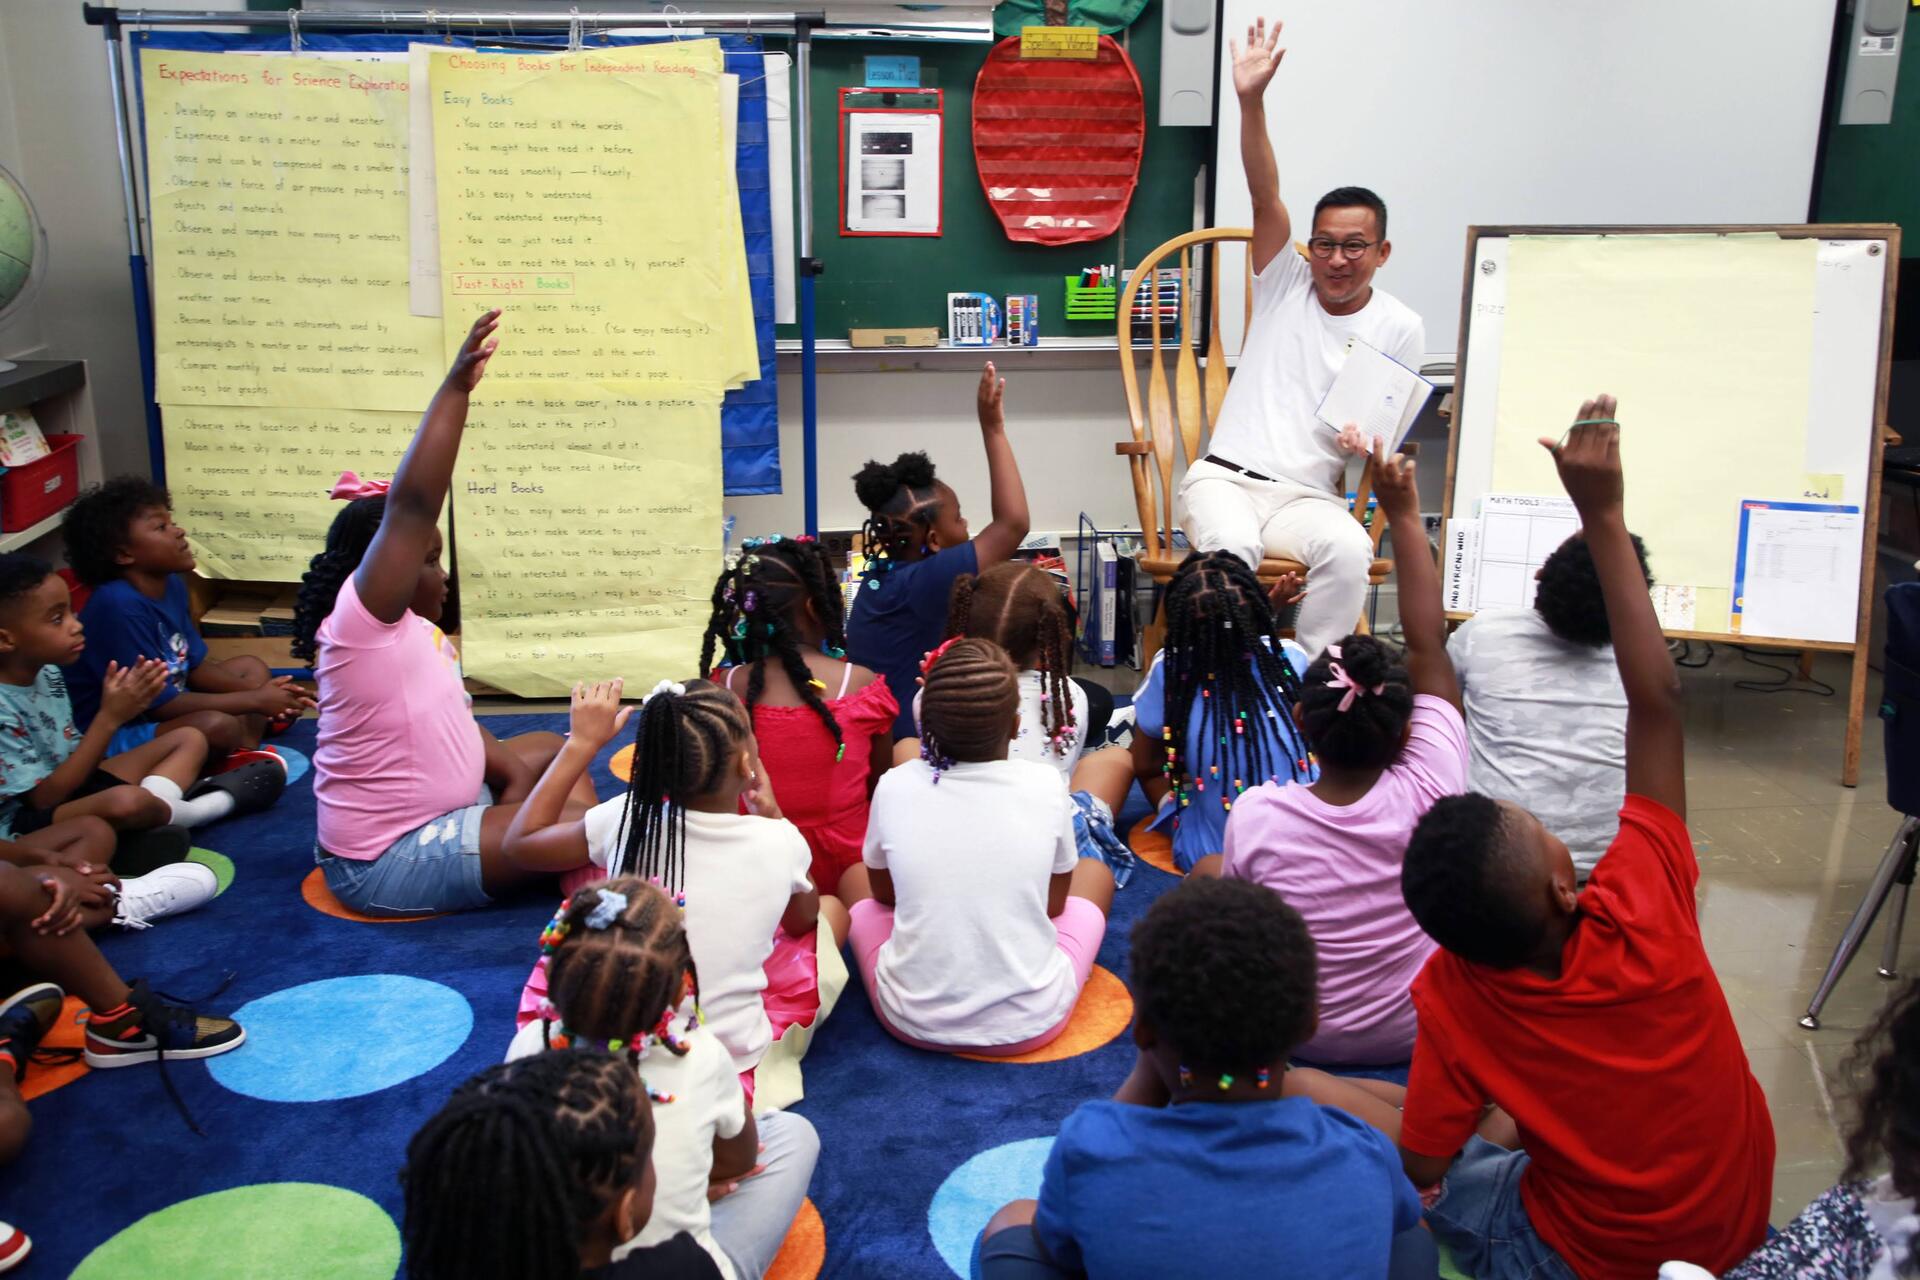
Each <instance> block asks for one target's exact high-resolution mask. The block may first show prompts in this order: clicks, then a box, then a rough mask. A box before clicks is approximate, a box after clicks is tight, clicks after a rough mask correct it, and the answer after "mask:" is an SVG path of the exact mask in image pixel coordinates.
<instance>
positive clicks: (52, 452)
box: [0, 432, 85, 533]
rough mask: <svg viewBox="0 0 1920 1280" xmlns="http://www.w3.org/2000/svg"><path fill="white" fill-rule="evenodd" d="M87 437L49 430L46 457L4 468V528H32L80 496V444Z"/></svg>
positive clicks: (0, 526) (0, 491) (0, 504)
mask: <svg viewBox="0 0 1920 1280" xmlns="http://www.w3.org/2000/svg"><path fill="white" fill-rule="evenodd" d="M84 438H85V437H83V436H77V435H60V434H59V433H57V432H49V433H48V435H47V449H48V453H47V456H46V457H44V458H41V459H38V460H37V461H34V462H29V463H26V464H25V465H23V466H18V467H5V468H0V532H4V533H18V532H20V530H22V529H30V528H32V527H33V526H34V525H36V524H39V523H40V522H41V521H42V520H45V519H46V518H47V517H48V516H50V515H52V514H53V513H54V512H56V511H58V510H60V509H61V508H62V507H64V506H66V505H67V504H68V503H70V502H72V501H73V500H74V499H75V498H77V497H79V496H80V451H79V449H78V447H77V446H78V445H79V443H80V441H81V440H82V439H84Z"/></svg>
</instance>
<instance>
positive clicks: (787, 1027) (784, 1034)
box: [507, 680, 846, 1110]
mask: <svg viewBox="0 0 1920 1280" xmlns="http://www.w3.org/2000/svg"><path fill="white" fill-rule="evenodd" d="M620 695H621V682H620V681H618V680H611V681H608V682H606V683H604V684H597V685H579V686H576V687H575V688H574V691H573V708H572V732H571V733H570V734H569V735H568V738H567V743H566V745H565V746H564V747H562V748H561V750H560V754H559V755H558V756H556V757H554V761H553V765H552V767H551V768H549V769H548V770H547V772H546V773H545V774H544V775H543V776H542V777H541V779H540V781H539V782H538V783H537V784H535V786H534V788H533V792H532V794H531V795H529V796H528V797H527V802H526V803H525V804H524V805H522V806H521V807H520V811H519V813H518V814H516V815H515V819H514V825H513V827H512V828H511V829H510V830H509V831H508V832H507V849H508V851H509V853H510V854H511V855H512V856H514V857H516V858H522V859H528V860H533V861H545V862H556V863H557V862H564V861H566V860H568V859H573V860H576V861H579V862H588V863H591V864H592V867H593V868H594V871H595V872H597V873H598V874H592V875H588V876H585V877H581V878H580V879H579V880H578V881H576V882H575V884H576V886H577V885H578V884H581V883H590V882H591V881H592V880H593V879H597V878H599V876H600V875H607V874H610V875H616V876H624V875H637V876H640V877H642V878H644V879H647V880H651V881H654V882H656V883H658V884H660V885H662V886H664V887H665V888H666V890H667V891H668V892H669V893H675V894H680V895H683V896H684V900H685V906H686V922H687V936H688V937H689V938H690V939H691V940H692V944H693V955H694V958H695V959H696V960H697V961H699V964H700V973H701V981H702V991H703V997H702V998H703V1000H704V1001H705V1010H706V1015H705V1016H706V1020H707V1023H708V1025H709V1026H710V1027H712V1029H713V1034H714V1035H715V1036H717V1037H718V1038H719V1041H720V1043H721V1044H722V1045H724V1046H725V1047H726V1050H727V1052H728V1053H730V1054H732V1055H733V1058H734V1061H735V1063H736V1064H737V1065H738V1068H739V1070H740V1072H741V1073H742V1075H741V1083H742V1085H743V1086H744V1087H745V1088H746V1089H747V1091H748V1094H749V1096H752V1097H755V1099H756V1101H757V1103H758V1105H759V1106H760V1108H761V1109H762V1110H767V1109H770V1108H773V1107H779V1106H784V1105H786V1104H787V1103H789V1102H792V1101H796V1100H798V1097H799V1089H800V1071H799V1060H800V1058H801V1057H802V1056H803V1055H804V1054H805V1052H806V1049H807V1044H808V1042H809V1040H810V1039H811V1037H812V1034H813V1031H814V1029H815V1028H817V1027H818V1026H819V1024H820V1022H821V1021H822V1020H823V1019H824V1018H825V1017H826V1016H827V1014H828V1013H830V1012H832V1010H833V1005H834V1002H835V1001H836V1000H837V999H838V998H839V994H840V991H841V990H842V988H844V986H845V985H846V969H845V966H844V964H843V962H842V961H841V960H840V950H839V947H840V941H841V939H842V938H844V937H845V932H844V929H845V913H844V912H843V911H842V910H841V909H840V906H839V904H838V903H837V902H836V903H833V904H832V905H830V906H829V907H828V908H827V909H826V911H825V912H822V911H821V908H820V895H819V893H818V892H816V891H815V889H814V887H813V883H812V882H811V881H810V880H809V879H808V878H807V867H808V864H809V863H810V862H811V861H812V856H813V855H812V853H811V851H810V850H809V849H808V847H807V842H806V841H805V840H804V839H803V838H802V837H801V835H800V832H799V830H798V829H797V828H795V827H794V825H793V824H792V823H791V822H788V821H787V820H786V819H785V818H783V817H782V816H781V815H780V808H779V805H778V804H777V803H776V802H775V800H774V797H773V792H772V790H771V788H770V787H769V786H768V785H767V782H766V778H765V776H764V770H763V768H762V766H761V764H760V753H759V747H758V745H757V744H756V743H755V741H754V736H753V728H752V725H751V724H750V723H749V721H748V719H747V711H746V708H745V707H743V706H741V705H740V700H739V699H738V698H736V697H734V696H733V695H732V694H731V693H728V692H727V691H726V690H725V689H723V688H721V687H720V686H719V685H717V684H714V683H713V682H712V681H709V680H689V681H687V682H686V683H685V684H677V683H674V682H672V681H662V682H661V683H660V684H659V685H658V686H656V687H655V689H654V691H653V692H652V693H651V694H649V695H648V696H647V697H646V699H645V700H644V701H643V702H642V703H641V705H640V708H639V713H638V714H637V715H635V714H634V712H633V710H632V709H630V708H627V709H623V708H622V707H621V705H620ZM629 719H632V720H633V721H634V726H635V727H634V757H633V781H632V786H631V788H630V789H629V790H628V791H627V793H626V794H625V795H621V796H616V797H615V798H613V799H611V800H608V801H606V802H604V803H602V804H599V805H596V806H594V807H593V808H592V809H590V810H588V811H587V812H586V813H584V814H581V815H577V816H572V815H569V814H568V813H567V811H566V798H567V795H568V794H569V793H570V791H571V789H572V788H573V787H574V786H575V785H577V783H578V780H579V779H580V778H582V777H585V776H586V772H587V767H588V765H589V764H591V763H592V761H593V758H594V756H595V755H596V754H597V753H598V752H599V750H600V749H601V748H602V747H604V746H605V745H606V744H607V743H609V742H611V741H613V739H614V738H615V737H617V736H618V735H619V733H620V730H621V729H622V728H623V727H625V725H626V723H627V721H628V720H629ZM823 917H824V919H823ZM822 924H824V925H825V929H824V932H823V931H822V930H821V929H820V928H819V926H820V925H822ZM552 977H553V975H552V974H550V973H549V972H548V971H547V970H546V969H545V968H543V967H542V965H535V966H534V971H533V974H532V975H531V976H530V977H529V978H528V980H527V985H526V989H525V991H524V992H523V993H522V997H521V1018H522V1020H523V1021H525V1020H528V1019H531V1018H532V1017H533V1016H534V1015H535V1013H536V1012H537V1010H538V1007H539V1002H540V1000H541V998H542V996H543V995H544V994H545V992H546V990H547V989H548V988H549V987H550V986H551V984H552ZM769 1055H771V1058H772V1061H771V1062H769V1061H768V1058H769ZM762 1068H765V1069H764V1070H763V1069H762ZM770 1080H771V1081H772V1082H773V1083H772V1084H771V1085H769V1086H768V1089H767V1090H765V1091H763V1090H762V1089H761V1087H760V1086H762V1085H765V1084H767V1082H768V1081H770Z"/></svg>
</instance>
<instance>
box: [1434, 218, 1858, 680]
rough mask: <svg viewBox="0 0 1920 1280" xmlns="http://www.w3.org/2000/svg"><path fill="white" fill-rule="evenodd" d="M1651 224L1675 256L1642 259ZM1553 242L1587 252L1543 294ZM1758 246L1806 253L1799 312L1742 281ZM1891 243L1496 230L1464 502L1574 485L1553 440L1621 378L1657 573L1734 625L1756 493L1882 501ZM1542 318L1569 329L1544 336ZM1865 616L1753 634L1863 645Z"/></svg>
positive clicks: (1470, 370)
mask: <svg viewBox="0 0 1920 1280" xmlns="http://www.w3.org/2000/svg"><path fill="white" fill-rule="evenodd" d="M1651 240H1657V241H1659V242H1661V244H1660V248H1661V249H1663V250H1668V251H1671V253H1670V256H1669V257H1668V258H1667V259H1666V260H1665V261H1656V260H1651V259H1649V260H1646V261H1645V262H1644V265H1637V262H1638V260H1637V259H1636V258H1635V257H1632V256H1629V255H1628V252H1627V251H1628V250H1630V249H1635V248H1645V247H1646V245H1645V242H1647V241H1651ZM1543 242H1550V243H1551V245H1552V247H1553V248H1554V249H1555V250H1557V251H1559V257H1560V258H1561V260H1562V261H1563V263H1570V264H1571V265H1572V266H1573V267H1574V268H1575V269H1574V270H1571V271H1562V272H1561V273H1560V274H1557V275H1555V276H1554V277H1553V278H1552V279H1551V280H1550V281H1549V282H1547V287H1546V289H1545V292H1546V294H1547V296H1548V297H1550V299H1551V302H1550V304H1549V305H1548V306H1547V307H1544V308H1543V307H1542V305H1541V304H1540V302H1539V298H1540V296H1541V294H1542V292H1543V290H1542V277H1541V274H1540V272H1541V271H1542V270H1544V268H1543V267H1541V266H1538V265H1536V266H1535V267H1533V268H1532V280H1531V281H1529V280H1528V279H1525V278H1524V277H1527V276H1528V275H1529V268H1528V267H1527V266H1526V265H1524V263H1525V262H1534V263H1536V264H1537V263H1538V258H1537V257H1531V256H1530V257H1527V258H1525V259H1524V260H1523V258H1522V255H1520V254H1519V253H1518V252H1517V250H1518V249H1519V248H1525V247H1532V246H1539V245H1541V244H1542V243H1543ZM1636 242H1638V243H1636ZM1756 242H1760V243H1758V244H1756ZM1756 248H1757V249H1759V250H1760V251H1762V252H1764V253H1766V254H1768V255H1769V256H1770V257H1774V258H1778V257H1781V256H1782V255H1784V256H1785V257H1787V258H1789V259H1793V260H1794V263H1793V264H1782V265H1783V268H1786V271H1785V274H1786V276H1787V277H1788V278H1791V277H1792V275H1793V274H1794V271H1795V270H1798V271H1803V272H1804V277H1803V278H1801V279H1800V280H1799V282H1798V283H1799V284H1800V286H1801V291H1800V292H1799V293H1798V294H1796V295H1794V296H1796V297H1798V298H1799V299H1800V301H1799V302H1798V304H1797V305H1796V306H1795V307H1794V308H1793V309H1792V311H1791V312H1789V311H1786V310H1779V311H1777V312H1776V314H1773V315H1767V314H1764V313H1765V312H1766V310H1767V307H1766V306H1765V305H1764V302H1762V303H1755V302H1751V301H1749V300H1746V299H1744V298H1742V297H1741V296H1740V295H1739V290H1740V289H1741V287H1742V286H1743V285H1744V284H1746V283H1748V282H1749V281H1751V280H1753V279H1754V278H1755V277H1756V276H1757V274H1758V272H1756V271H1755V269H1754V265H1753V259H1752V257H1751V256H1750V255H1751V252H1752V251H1754V250H1755V249H1756ZM1775 250H1778V251H1779V252H1777V253H1776V252H1775ZM1796 251H1798V252H1797V253H1796ZM1672 255H1680V256H1672ZM1891 256H1892V255H1891V253H1890V251H1889V247H1888V243H1887V241H1885V240H1881V239H1875V238H1871V237H1859V238H1848V239H1818V240H1809V239H1783V238H1781V237H1777V236H1774V235H1772V234H1767V235H1764V236H1755V235H1734V236H1725V235H1700V234H1691V233H1689V232H1687V231H1683V230H1681V229H1676V230H1675V232H1674V233H1670V234H1663V235H1660V236H1657V237H1643V236H1635V235H1613V236H1606V235H1554V236H1517V235H1516V236H1508V235H1504V234H1500V233H1498V232H1491V231H1490V232H1483V233H1482V234H1481V236H1480V238H1479V241H1478V243H1477V245H1476V247H1475V252H1474V259H1475V264H1474V265H1475V270H1474V271H1473V273H1472V297H1471V322H1470V326H1469V330H1468V334H1467V351H1466V361H1465V364H1464V367H1463V369H1462V376H1461V378H1460V381H1459V383H1458V384H1457V395H1458V402H1457V406H1456V408H1457V418H1456V426H1457V432H1458V434H1457V436H1456V439H1455V445H1454V455H1453V459H1452V487H1451V489H1450V491H1449V493H1448V506H1447V511H1448V515H1449V517H1450V518H1471V517H1473V516H1474V515H1475V514H1476V512H1477V510H1478V508H1479V504H1480V503H1481V500H1482V499H1483V498H1485V497H1487V496H1488V495H1489V494H1492V493H1498V492H1510V493H1511V492H1518V493H1537V494H1541V495H1558V494H1559V492H1560V489H1559V485H1558V481H1557V479H1556V478H1555V477H1554V475H1553V471H1552V466H1551V461H1550V460H1549V459H1548V458H1547V457H1546V454H1545V451H1544V450H1542V449H1540V448H1539V446H1538V444H1537V443H1536V439H1537V438H1538V437H1539V436H1541V435H1548V436H1553V435H1558V434H1559V433H1560V431H1561V430H1562V429H1563V428H1564V427H1565V426H1566V424H1567V423H1568V422H1570V421H1571V420H1572V414H1573V412H1574V410H1575V409H1576V408H1577V407H1578V406H1579V404H1580V403H1581V401H1582V400H1584V399H1586V398H1588V397H1591V396H1593V395H1596V394H1598V393H1600V392H1612V393H1618V394H1619V395H1620V409H1619V417H1620V421H1621V458H1622V464H1623V466H1624V468H1625V470H1626V476H1627V508H1626V515H1627V522H1628V524H1629V526H1630V527H1631V528H1632V529H1633V530H1634V532H1636V533H1638V534H1640V535H1641V536H1642V537H1643V538H1645V539H1646V542H1647V549H1648V557H1649V560H1650V561H1651V563H1652V568H1653V572H1654V577H1655V579H1656V581H1658V582H1661V583H1663V584H1665V585H1669V586H1674V587H1684V588H1688V589H1690V591H1689V594H1690V596H1693V597H1696V598H1697V600H1698V621H1697V622H1696V623H1695V624H1694V625H1693V626H1691V627H1683V628H1681V629H1682V630H1685V631H1690V632H1694V633H1699V634H1708V635H1726V634H1728V633H1729V630H1730V626H1729V613H1730V608H1731V605H1732V602H1733V600H1734V586H1735V577H1736V571H1735V563H1736V554H1737V550H1738V545H1739V538H1740V528H1741V509H1742V504H1743V503H1748V502H1755V501H1757V502H1765V503H1770V504H1781V503H1795V502H1807V501H1816V502H1820V503H1831V504H1833V505H1836V506H1845V507H1851V508H1853V509H1854V510H1856V511H1859V512H1865V511H1867V510H1870V509H1871V506H1872V496H1873V492H1874V481H1875V479H1876V477H1875V475H1874V473H1873V471H1872V463H1873V458H1874V456H1875V455H1874V447H1873V446H1874V433H1875V431H1876V430H1877V427H1876V423H1877V421H1878V408H1879V406H1878V401H1877V399H1876V396H1877V392H1878V385H1879V374H1880V353H1881V335H1882V332H1883V324H1884V322H1885V319H1886V317H1885V308H1886V302H1887V298H1886V291H1887V274H1886V268H1887V263H1888V261H1889V259H1890V257H1891ZM1529 285H1531V286H1532V287H1529ZM1516 295H1519V296H1522V297H1525V296H1528V295H1530V296H1531V298H1532V301H1531V303H1530V305H1528V306H1520V305H1516ZM1636 302H1638V303H1641V304H1642V305H1636ZM1549 313H1550V314H1549ZM1623 314H1625V315H1630V316H1631V317H1633V319H1632V320H1631V322H1628V323H1622V322H1621V320H1620V319H1619V317H1620V316H1621V315H1623ZM1608 315H1610V316H1611V317H1612V318H1611V319H1610V320H1608V321H1605V322H1602V321H1601V320H1599V319H1597V318H1596V317H1600V316H1608ZM1543 328H1547V329H1552V330H1553V331H1554V332H1555V333H1556V334H1557V335H1558V337H1559V342H1558V343H1557V345H1554V344H1542V343H1540V342H1538V341H1531V340H1529V338H1530V336H1532V335H1535V334H1538V333H1539V332H1540V331H1541V330H1542V329H1543ZM1542 388H1545V392H1544V396H1543V394H1542ZM1814 482H1818V483H1819V484H1820V489H1819V491H1818V492H1817V493H1816V492H1810V491H1809V489H1808V485H1809V484H1810V483H1814ZM1850 568H1851V565H1849V569H1850ZM1855 623H1856V618H1855V611H1854V610H1853V609H1852V608H1851V607H1849V608H1848V609H1847V611H1846V616H1845V617H1844V618H1822V619H1821V620H1820V622H1819V624H1818V625H1809V626H1808V627H1807V628H1806V629H1805V630H1801V631H1799V632H1797V634H1794V635H1791V636H1782V635H1778V634H1777V633H1776V632H1762V631H1758V630H1755V629H1753V628H1752V627H1748V628H1746V629H1745V630H1744V631H1743V632H1742V634H1744V635H1745V636H1746V637H1747V638H1752V639H1758V638H1762V636H1763V635H1764V636H1766V637H1768V638H1775V639H1798V640H1825V641H1828V642H1830V643H1840V644H1851V643H1852V642H1853V641H1854V640H1855V639H1856V638H1857V637H1856V636H1855V634H1854V628H1855ZM1842 633H1844V634H1842Z"/></svg>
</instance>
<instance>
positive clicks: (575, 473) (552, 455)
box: [454, 317, 721, 697]
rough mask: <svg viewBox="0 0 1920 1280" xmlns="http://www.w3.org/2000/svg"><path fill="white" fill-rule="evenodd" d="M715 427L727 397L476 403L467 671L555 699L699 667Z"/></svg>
mask: <svg viewBox="0 0 1920 1280" xmlns="http://www.w3.org/2000/svg"><path fill="white" fill-rule="evenodd" d="M509 318H510V317H509ZM510 342H511V338H507V339H503V340H502V342H501V347H500V354H501V355H502V356H504V355H506V354H507V351H508V346H509V344H510ZM496 359H497V357H496ZM490 387H492V369H491V367H490V368H489V370H488V379H487V381H486V382H483V383H481V390H483V391H485V390H488V389H489V388H490ZM496 390H497V388H496ZM719 430H720V401H719V396H718V393H713V394H710V395H703V396H690V395H685V394H658V393H651V392H643V393H638V394H634V395H619V396H605V397H591V398H587V397H581V396H579V395H578V394H576V389H575V388H573V387H571V386H568V385H565V384H556V383H537V382H535V383H522V384H520V386H519V387H517V388H516V389H515V390H514V391H513V392H512V393H510V394H509V395H508V397H507V398H506V399H504V400H501V399H495V400H493V401H490V402H488V403H487V404H485V405H481V404H476V405H475V406H474V408H473V412H472V415H471V416H470V418H469V420H468V425H467V436H466V441H465V443H464V444H463V445H462V447H461V451H460V467H459V470H458V472H457V473H456V475H455V479H454V504H455V506H456V508H457V509H458V512H459V516H458V524H457V528H458V532H459V551H460V598H461V611H462V614H463V617H464V621H463V623H462V633H463V634H462V640H463V649H462V655H461V656H462V659H463V662H464V664H465V667H466V672H467V674H468V675H470V676H472V677H474V678H475V679H478V680H484V681H486V682H487V683H489V684H492V685H495V686H497V687H499V688H501V689H505V690H507V691H508V692H510V693H517V694H521V695H524V696H528V697H562V696H565V695H566V693H567V692H568V690H570V689H571V688H572V687H573V683H574V681H576V680H605V679H609V678H611V677H613V676H621V677H623V678H624V679H625V680H626V681H627V684H628V687H630V688H651V687H652V685H653V683H654V682H655V681H657V680H660V679H663V678H666V677H677V676H684V675H685V674H686V673H687V672H689V671H690V670H692V666H693V663H694V661H695V658H696V656H697V655H698V654H699V652H700V637H701V634H702V632H703V631H704V630H705V627H706V620H707V614H708V609H709V602H710V601H711V599H712V596H713V580H714V576H715V575H716V574H717V573H718V572H719V571H720V522H721V497H720V484H721V480H720V450H719V447H718V434H719Z"/></svg>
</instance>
